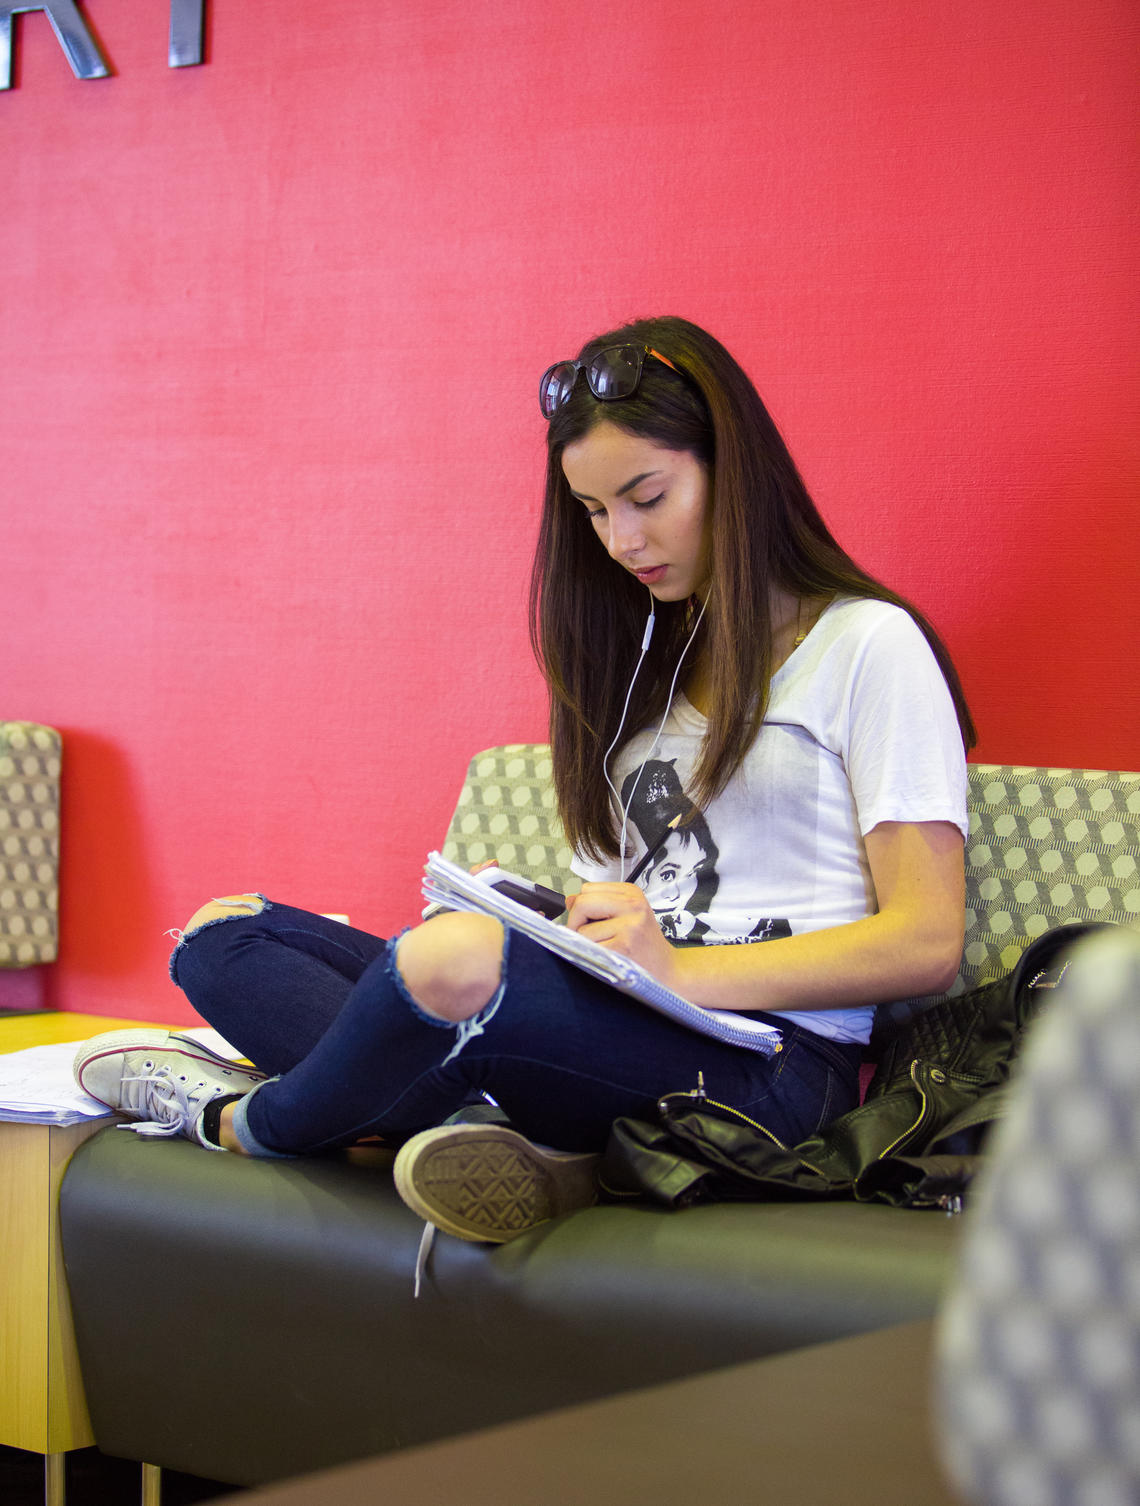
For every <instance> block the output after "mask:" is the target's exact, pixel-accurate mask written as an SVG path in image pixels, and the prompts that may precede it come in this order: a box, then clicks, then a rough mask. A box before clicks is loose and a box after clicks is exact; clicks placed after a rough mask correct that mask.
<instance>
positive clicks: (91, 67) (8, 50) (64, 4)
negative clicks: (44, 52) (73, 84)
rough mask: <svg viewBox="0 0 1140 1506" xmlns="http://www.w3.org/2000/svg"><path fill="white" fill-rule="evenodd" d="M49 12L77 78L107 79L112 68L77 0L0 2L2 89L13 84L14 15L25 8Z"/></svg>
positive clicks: (0, 80) (0, 76)
mask: <svg viewBox="0 0 1140 1506" xmlns="http://www.w3.org/2000/svg"><path fill="white" fill-rule="evenodd" d="M30 10H42V11H46V12H47V18H48V20H49V21H50V22H51V29H52V31H54V32H55V34H56V36H57V37H58V38H59V45H60V46H61V47H62V48H63V51H64V54H65V56H66V58H67V61H68V62H69V63H70V64H71V71H72V72H73V73H74V74H75V76H76V78H106V77H107V75H108V74H109V73H110V71H111V70H110V69H109V68H108V67H107V64H106V63H105V62H104V61H103V54H102V53H101V52H100V51H99V44H98V43H97V42H96V40H95V38H94V37H93V36H92V35H91V33H90V32H89V31H88V30H87V23H86V21H84V19H83V17H82V16H81V15H80V14H79V11H78V10H77V9H76V6H75V0H45V3H44V4H43V5H23V4H19V5H0V89H10V88H11V87H12V17H13V16H15V15H20V14H21V13H23V12H25V11H30Z"/></svg>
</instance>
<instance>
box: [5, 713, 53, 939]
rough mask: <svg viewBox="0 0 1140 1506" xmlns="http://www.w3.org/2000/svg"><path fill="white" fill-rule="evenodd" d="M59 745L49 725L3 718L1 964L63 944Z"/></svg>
mask: <svg viewBox="0 0 1140 1506" xmlns="http://www.w3.org/2000/svg"><path fill="white" fill-rule="evenodd" d="M60 750H61V739H60V735H59V733H58V732H56V731H55V730H54V729H53V728H51V727H41V726H39V725H38V724H37V723H35V722H0V967H28V966H30V965H31V964H32V963H35V962H54V961H55V958H56V955H57V952H58V950H59V925H58V912H59V773H60Z"/></svg>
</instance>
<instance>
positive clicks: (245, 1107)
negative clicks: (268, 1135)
mask: <svg viewBox="0 0 1140 1506" xmlns="http://www.w3.org/2000/svg"><path fill="white" fill-rule="evenodd" d="M276 1081H277V1078H276V1077H267V1078H266V1079H265V1082H259V1083H258V1084H257V1087H256V1088H251V1089H250V1091H249V1092H248V1093H247V1094H246V1095H245V1097H244V1098H240V1099H239V1100H238V1102H237V1103H235V1104H234V1117H233V1119H232V1121H231V1123H230V1128H231V1129H232V1130H233V1132H234V1138H235V1139H236V1141H237V1143H238V1144H239V1145H240V1146H241V1148H242V1150H244V1151H245V1153H246V1155H247V1156H260V1157H263V1158H264V1159H267V1160H273V1161H292V1160H295V1159H296V1157H295V1156H294V1154H293V1153H292V1152H291V1151H287V1150H270V1149H269V1147H268V1146H267V1145H262V1143H261V1141H260V1140H259V1139H258V1138H257V1136H256V1135H255V1134H254V1133H253V1131H252V1130H251V1129H250V1127H249V1119H248V1113H249V1103H250V1099H251V1098H252V1097H253V1095H254V1094H255V1093H256V1092H257V1091H258V1089H260V1088H263V1087H265V1083H269V1082H276Z"/></svg>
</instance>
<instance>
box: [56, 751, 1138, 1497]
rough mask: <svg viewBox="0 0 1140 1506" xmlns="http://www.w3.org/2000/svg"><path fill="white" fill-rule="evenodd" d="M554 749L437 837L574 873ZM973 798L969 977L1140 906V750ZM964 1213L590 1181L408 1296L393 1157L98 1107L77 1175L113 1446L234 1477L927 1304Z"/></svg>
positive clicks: (480, 792) (415, 1438)
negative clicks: (625, 1198)
mask: <svg viewBox="0 0 1140 1506" xmlns="http://www.w3.org/2000/svg"><path fill="white" fill-rule="evenodd" d="M549 774H550V769H549V757H548V753H547V750H546V749H545V748H543V747H540V746H534V745H523V744H516V745H511V746H508V747H504V748H496V749H490V750H488V751H487V752H485V753H481V754H479V755H477V757H476V758H474V759H473V760H472V763H471V767H470V769H469V771H468V775H467V779H466V781H465V783H464V786H463V790H462V793H461V795H460V799H459V803H458V806H457V809H456V812H455V816H454V820H453V822H452V825H451V828H450V831H449V833H448V835H447V839H446V842H445V846H444V851H445V853H446V854H447V855H448V856H449V857H452V858H453V859H455V860H456V861H459V862H464V863H473V862H476V861H479V860H481V859H483V858H485V857H489V856H495V857H497V858H498V859H499V860H500V861H501V862H502V863H504V864H505V865H507V864H509V865H510V866H511V867H512V868H514V869H516V870H521V871H522V872H524V873H527V874H529V875H530V876H532V877H534V878H536V879H539V880H541V881H544V882H547V883H550V882H555V883H558V884H563V883H564V882H565V877H564V875H565V869H566V863H567V861H568V857H569V854H568V852H567V850H566V846H565V842H564V840H563V837H562V834H561V832H560V831H559V829H558V824H557V821H556V819H555V815H554V804H553V795H552V792H551V789H550V783H549ZM971 804H972V815H971V836H970V841H969V864H970V883H969V891H970V899H969V904H970V916H969V922H970V924H969V933H968V938H967V946H966V957H965V961H964V964H963V971H962V976H961V978H960V979H959V980H958V982H957V983H956V985H955V988H961V987H966V986H968V985H969V984H970V983H971V982H972V981H974V980H975V979H979V978H984V977H985V976H987V975H988V974H989V973H991V972H993V971H995V970H997V969H999V968H1003V967H1006V966H1008V965H1009V964H1010V963H1011V962H1012V961H1013V960H1014V959H1015V958H1016V956H1017V955H1018V953H1019V952H1020V950H1021V949H1022V947H1023V946H1024V945H1025V944H1026V943H1027V941H1028V940H1029V939H1031V938H1032V937H1033V936H1035V935H1037V934H1039V933H1040V931H1042V930H1043V929H1045V928H1046V927H1047V926H1050V925H1054V924H1057V923H1059V922H1061V921H1066V920H1082V919H1094V920H1115V921H1120V922H1125V923H1127V922H1131V923H1132V924H1136V922H1137V920H1138V918H1140V878H1138V876H1137V861H1138V858H1140V775H1135V774H1128V775H1125V774H1104V773H1089V772H1081V771H1073V770H1042V769H1030V768H1009V767H1000V768H999V767H989V766H987V767H976V768H974V769H973V770H972V771H971ZM907 1007H911V1008H913V1007H917V1004H916V1003H913V1004H912V1005H911V1006H898V1007H896V1008H895V1009H893V1010H891V1011H888V1012H886V1018H885V1021H884V1025H885V1028H888V1029H889V1028H890V1025H891V1023H892V1020H893V1019H897V1018H898V1017H899V1016H900V1015H905V1013H906V1009H907ZM969 1220H970V1215H969V1214H967V1215H966V1216H965V1217H964V1218H947V1217H945V1216H943V1215H940V1214H937V1213H933V1212H914V1211H912V1210H908V1209H900V1208H893V1207H888V1206H886V1205H883V1204H872V1203H862V1204H860V1203H812V1204H808V1203H797V1202H781V1203H751V1204H743V1203H740V1204H723V1205H706V1206H700V1207H695V1208H691V1209H688V1210H686V1211H685V1212H682V1213H667V1212H663V1211H661V1210H658V1209H656V1208H650V1207H645V1206H639V1205H630V1204H622V1205H618V1206H601V1207H597V1208H592V1209H588V1210H586V1211H585V1212H582V1213H578V1214H575V1215H574V1216H573V1217H571V1218H566V1219H561V1220H556V1221H554V1222H552V1223H549V1224H546V1225H543V1226H542V1227H540V1228H538V1229H534V1230H532V1231H530V1232H529V1233H528V1234H526V1235H524V1236H523V1237H521V1238H519V1239H517V1240H515V1241H513V1242H512V1243H510V1244H506V1245H498V1246H488V1245H475V1244H466V1243H464V1242H462V1241H459V1240H455V1239H450V1238H447V1237H445V1236H441V1237H440V1238H439V1239H438V1240H437V1242H436V1246H435V1250H434V1252H433V1255H432V1260H431V1264H430V1266H429V1270H428V1274H427V1279H426V1281H425V1287H424V1291H423V1294H422V1296H421V1298H420V1299H419V1300H416V1299H415V1298H414V1297H413V1287H412V1276H413V1271H414V1268H415V1263H416V1251H417V1246H418V1244H419V1239H420V1232H421V1228H420V1225H419V1223H418V1221H417V1220H416V1218H415V1217H414V1215H412V1214H411V1213H410V1211H409V1210H408V1209H406V1208H405V1207H404V1205H403V1204H402V1203H401V1202H400V1201H399V1200H398V1198H396V1196H395V1194H394V1192H393V1190H392V1186H391V1176H390V1171H389V1167H388V1165H387V1163H386V1162H384V1160H383V1158H377V1157H372V1158H371V1160H370V1158H369V1157H367V1156H362V1155H361V1154H359V1153H357V1152H348V1153H345V1154H342V1155H337V1156H329V1157H323V1158H311V1159H306V1160H297V1161H251V1160H246V1159H244V1158H241V1157H231V1156H211V1155H207V1154H205V1153H203V1152H202V1151H201V1149H200V1148H199V1147H196V1146H194V1145H192V1144H190V1143H189V1142H188V1141H161V1142H155V1141H144V1140H143V1139H141V1138H140V1137H138V1136H135V1135H126V1134H119V1133H116V1132H115V1131H114V1130H113V1129H108V1130H105V1131H103V1132H102V1133H100V1134H97V1135H96V1136H94V1137H93V1138H92V1139H91V1140H89V1141H88V1142H87V1143H86V1144H85V1145H84V1146H83V1147H82V1148H81V1149H80V1150H79V1152H78V1153H77V1154H76V1156H75V1157H74V1159H73V1161H72V1163H71V1167H70V1169H69V1171H68V1173H67V1176H66V1179H65V1181H64V1186H63V1193H62V1199H61V1223H62V1229H63V1238H64V1250H65V1256H66V1263H67V1270H68V1277H69V1281H70V1284H71V1292H72V1302H73V1308H74V1314H75V1322H76V1330H77V1336H78V1341H79V1351H80V1358H81V1361H82V1367H83V1374H84V1379H85V1383H86V1387H87V1392H88V1400H89V1403H90V1410H91V1416H92V1420H93V1424H94V1428H95V1435H96V1438H97V1440H98V1442H99V1445H100V1447H101V1448H103V1449H104V1450H105V1451H106V1452H108V1453H111V1454H118V1455H122V1456H124V1457H126V1458H134V1459H140V1460H146V1461H148V1462H149V1463H151V1464H156V1465H160V1466H166V1467H169V1468H175V1469H179V1470H184V1471H188V1472H190V1473H192V1474H197V1475H202V1476H206V1477H208V1478H213V1479H219V1480H225V1481H232V1482H233V1483H235V1484H253V1483H258V1482H262V1481H266V1480H271V1479H276V1478H281V1477H285V1476H289V1475H295V1474H299V1473H303V1472H305V1471H310V1470H315V1469H319V1468H323V1467H326V1466H328V1465H331V1464H335V1463H338V1462H342V1461H345V1460H349V1459H354V1458H360V1457H363V1456H366V1455H371V1454H377V1453H381V1452H384V1451H386V1450H388V1449H393V1448H400V1447H405V1446H408V1445H411V1444H418V1443H426V1442H429V1441H431V1440H433V1439H436V1438H441V1437H446V1436H449V1435H453V1434H456V1433H459V1432H463V1431H466V1430H469V1429H473V1428H479V1427H486V1426H490V1425H493V1424H495V1423H499V1422H505V1421H509V1420H512V1419H515V1418H519V1417H525V1416H531V1415H534V1414H536V1413H538V1412H542V1411H548V1410H551V1409H553V1408H556V1407H562V1406H567V1405H570V1404H572V1403H576V1402H581V1401H586V1400H590V1399H594V1398H597V1397H601V1396H605V1395H610V1394H614V1393H617V1392H620V1391H623V1390H629V1389H633V1388H636V1387H640V1386H645V1385H648V1384H651V1383H654V1382H659V1381H665V1380H669V1379H672V1378H675V1377H680V1376H684V1375H690V1374H695V1373H697V1372H699V1371H703V1370H710V1369H714V1368H716V1367H719V1366H723V1365H728V1364H733V1363H736V1362H738V1361H744V1360H749V1359H756V1358H760V1357H762V1356H764V1355H768V1354H775V1353H779V1352H781V1351H784V1350H790V1349H794V1348H797V1347H800V1346H803V1345H807V1344H811V1343H818V1342H823V1341H826V1340H830V1339H835V1338H840V1337H844V1336H847V1335H853V1334H857V1333H862V1332H868V1331H870V1330H873V1329H876V1328H883V1327H887V1326H889V1325H891V1324H894V1323H904V1322H908V1321H911V1320H915V1319H921V1318H927V1317H930V1316H931V1315H932V1314H933V1313H934V1312H935V1310H936V1308H937V1306H938V1304H939V1301H940V1299H941V1296H942V1294H943V1292H944V1290H945V1289H946V1287H947V1285H948V1283H949V1281H950V1279H951V1277H952V1274H953V1270H954V1262H955V1252H956V1246H957V1243H958V1240H959V1237H960V1232H961V1229H962V1227H963V1226H965V1225H968V1224H969ZM234 1396H238V1397H240V1405H239V1406H237V1407H234V1406H233V1405H231V1402H230V1398H232V1397H234Z"/></svg>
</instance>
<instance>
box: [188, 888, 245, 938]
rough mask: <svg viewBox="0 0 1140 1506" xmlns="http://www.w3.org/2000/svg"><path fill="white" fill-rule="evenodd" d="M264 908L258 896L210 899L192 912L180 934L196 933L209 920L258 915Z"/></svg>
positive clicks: (234, 895) (227, 896) (230, 895)
mask: <svg viewBox="0 0 1140 1506" xmlns="http://www.w3.org/2000/svg"><path fill="white" fill-rule="evenodd" d="M264 908H265V901H264V900H263V899H262V898H261V896H260V895H259V894H228V895H225V896H224V897H223V898H222V899H211V900H208V901H207V903H206V904H204V905H203V906H202V907H201V909H198V910H195V911H194V913H193V915H191V917H190V919H189V920H188V921H187V922H186V924H185V925H184V926H183V927H182V934H183V935H184V936H189V935H190V933H191V931H196V930H197V929H198V928H199V926H204V925H206V924H207V923H208V922H209V921H211V920H229V919H231V918H233V917H235V916H238V915H258V914H260V913H261V911H262V910H264Z"/></svg>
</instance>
